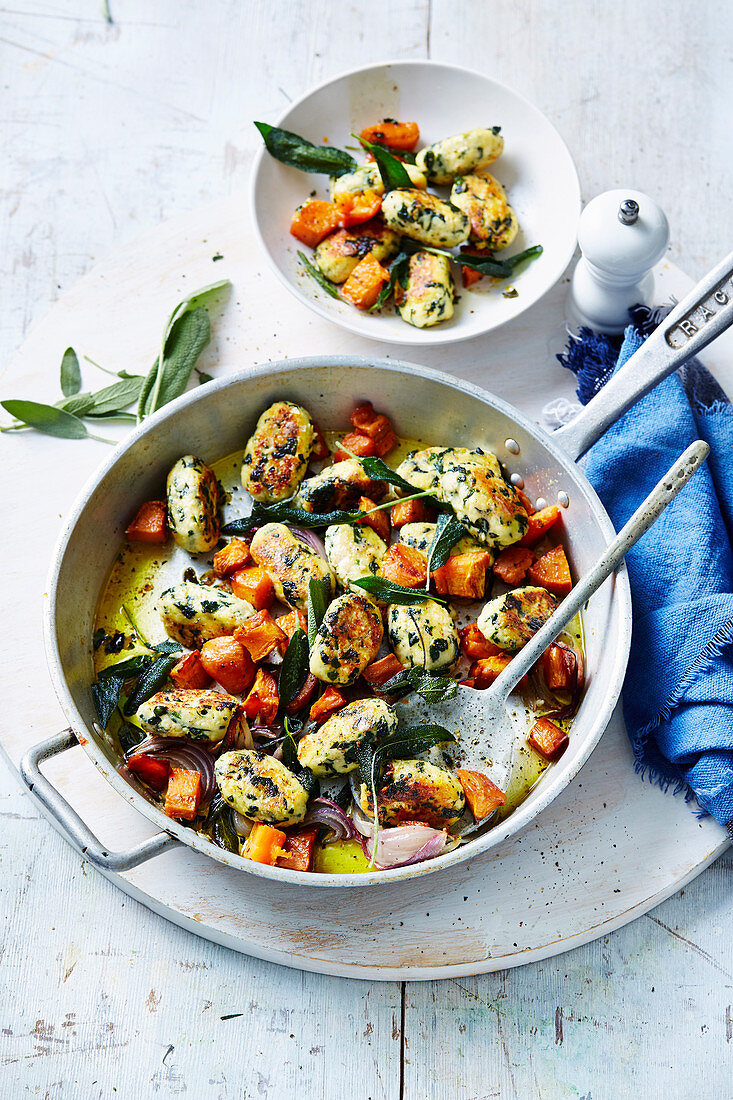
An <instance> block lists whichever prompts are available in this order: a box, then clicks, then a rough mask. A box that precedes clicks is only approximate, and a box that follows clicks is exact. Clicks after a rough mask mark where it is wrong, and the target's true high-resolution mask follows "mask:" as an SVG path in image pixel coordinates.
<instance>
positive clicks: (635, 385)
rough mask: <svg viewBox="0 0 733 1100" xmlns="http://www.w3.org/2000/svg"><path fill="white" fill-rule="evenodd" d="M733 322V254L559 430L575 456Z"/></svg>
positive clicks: (565, 446) (562, 441)
mask: <svg viewBox="0 0 733 1100" xmlns="http://www.w3.org/2000/svg"><path fill="white" fill-rule="evenodd" d="M731 324H733V252H731V253H729V255H728V256H726V258H725V259H724V260H722V261H721V262H720V263H719V264H718V265H717V267H714V268H713V270H712V271H710V272H708V274H707V275H705V277H704V278H702V279H701V280H700V282H699V283H698V284H697V286H696V287H695V288H694V290H691V291H690V293H689V294H688V295H687V297H686V298H684V299H683V301H681V302H680V303H679V305H677V306H675V308H674V309H673V310H672V312H671V313H670V314H669V315H668V316H667V317H666V318H665V319H664V321H663V322H662V323H661V325H659V327H658V328H656V329H655V330H654V332H653V333H652V334H651V336H650V337H649V338H648V340H646V341H645V342H644V343H643V344H642V346H641V347H640V348H639V350H638V351H636V352H634V354H633V355H632V356H631V358H630V359H629V360H628V362H627V363H625V364H624V366H623V367H621V369H620V370H619V371H618V372H617V373H616V374H614V375H613V377H612V378H611V379H610V380H609V381H608V382H607V383H606V385H605V386H604V387H603V389H602V390H601V392H600V393H599V394H597V396H596V397H594V398H593V400H592V401H589V402H588V404H587V405H586V407H585V408H584V409H583V411H582V412H581V413H580V414H579V415H578V416H576V418H575V420H571V421H570V423H569V424H567V425H566V426H565V427H564V428H560V429H559V430H558V431H556V432H555V433H554V434H553V439H555V440H557V442H558V443H559V444H560V446H561V447H562V448H563V450H565V451H566V452H567V454H568V455H569V456H570V458H572V459H573V460H575V459H577V458H580V456H581V455H582V454H585V452H586V451H587V450H588V448H589V447H590V446H592V444H593V443H595V442H596V440H597V439H599V438H600V437H601V436H602V435H603V433H604V432H605V431H606V429H607V428H609V427H610V426H611V424H613V423H614V421H616V420H618V418H619V417H620V416H622V415H623V413H625V412H626V410H627V409H629V408H630V407H631V406H632V405H633V404H634V403H635V402H636V401H638V400H639V398H640V397H643V396H644V394H645V393H648V392H649V390H650V389H652V388H653V387H654V386H656V384H657V382H661V381H662V379H663V378H666V377H667V375H669V374H671V373H672V371H675V370H677V369H678V368H679V367H681V366H682V364H683V363H686V362H687V360H688V359H691V358H692V356H693V355H697V354H698V353H699V352H701V351H702V350H703V348H706V347H707V346H708V344H709V343H711V342H712V341H713V340H715V339H716V337H718V336H720V334H721V332H725V330H726V329H727V328H729V327H730V325H731Z"/></svg>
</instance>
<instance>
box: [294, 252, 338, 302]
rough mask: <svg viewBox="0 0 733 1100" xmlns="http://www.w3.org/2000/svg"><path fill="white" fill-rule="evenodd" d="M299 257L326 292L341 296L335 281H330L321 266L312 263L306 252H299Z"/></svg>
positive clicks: (336, 296)
mask: <svg viewBox="0 0 733 1100" xmlns="http://www.w3.org/2000/svg"><path fill="white" fill-rule="evenodd" d="M298 259H299V260H300V262H301V263H302V265H303V267H304V268H305V270H306V271H307V272H308V274H309V275H310V277H311V278H312V279H315V281H316V282H317V283H318V285H319V287H320V288H321V290H325V292H326V294H329V295H330V296H331V297H332V298H338V297H340V295H339V292H338V291H337V290H336V287H335V286H334V285H333V283H331V282H329V281H328V279H327V278H326V276H325V275H324V274H323V272H322V271H321V270H320V269H319V268H317V267H316V265H315V264H312V263H311V262H310V260H309V259H308V257H307V256H306V254H305V252H299V253H298Z"/></svg>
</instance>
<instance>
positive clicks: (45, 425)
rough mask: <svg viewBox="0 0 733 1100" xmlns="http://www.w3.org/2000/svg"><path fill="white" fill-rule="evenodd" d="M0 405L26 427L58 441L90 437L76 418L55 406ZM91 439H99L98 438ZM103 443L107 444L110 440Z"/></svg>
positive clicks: (28, 404)
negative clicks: (53, 437)
mask: <svg viewBox="0 0 733 1100" xmlns="http://www.w3.org/2000/svg"><path fill="white" fill-rule="evenodd" d="M0 405H2V407H3V408H4V409H5V411H6V412H8V413H10V415H11V416H13V417H15V419H16V420H20V421H22V423H23V424H25V425H26V427H28V428H35V429H36V431H37V432H44V433H45V434H46V435H55V436H57V437H58V438H59V439H86V438H87V436H90V435H91V433H90V432H88V431H87V429H86V426H85V425H84V424H83V423H82V421H81V420H80V419H79V417H78V416H74V415H73V413H69V412H66V410H65V409H57V408H56V406H55V405H43V404H41V403H40V402H38V401H0ZM2 430H3V431H8V430H9V429H8V428H3V429H2ZM92 438H93V439H99V436H93V437H92ZM104 442H105V443H109V442H110V440H104Z"/></svg>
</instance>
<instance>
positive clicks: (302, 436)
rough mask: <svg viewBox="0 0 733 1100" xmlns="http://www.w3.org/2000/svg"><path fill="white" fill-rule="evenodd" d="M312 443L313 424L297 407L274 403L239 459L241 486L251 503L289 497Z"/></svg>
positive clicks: (281, 402) (306, 460)
mask: <svg viewBox="0 0 733 1100" xmlns="http://www.w3.org/2000/svg"><path fill="white" fill-rule="evenodd" d="M313 439H314V433H313V421H312V420H311V418H310V415H309V414H308V413H307V412H306V410H305V409H303V408H301V406H300V405H294V404H293V403H292V402H291V401H276V402H275V404H274V405H270V407H269V409H265V411H264V412H263V414H262V416H261V417H260V418H259V420H258V421H257V427H256V428H255V430H254V433H253V434H252V436H251V437H250V439H249V440H248V441H247V446H246V447H245V448H244V458H243V459H242V485H243V486H244V488H245V489H246V490H247V492H248V493H249V495H250V496H251V497H252V499H253V500H259V501H261V502H262V503H264V504H272V503H274V502H276V501H278V500H286V499H287V498H288V497H291V496H292V495H293V493H294V492H295V490H296V489H297V488H298V486H299V485H300V483H301V481H302V480H303V476H304V474H305V471H306V469H307V467H308V459H309V457H310V453H311V450H312V449H313Z"/></svg>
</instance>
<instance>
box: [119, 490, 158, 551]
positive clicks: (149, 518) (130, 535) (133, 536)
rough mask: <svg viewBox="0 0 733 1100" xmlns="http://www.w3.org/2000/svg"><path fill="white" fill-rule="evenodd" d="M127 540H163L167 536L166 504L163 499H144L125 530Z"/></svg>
mask: <svg viewBox="0 0 733 1100" xmlns="http://www.w3.org/2000/svg"><path fill="white" fill-rule="evenodd" d="M125 534H126V536H127V539H128V541H129V542H158V543H162V542H165V541H166V539H167V538H168V505H167V504H166V502H165V501H164V500H146V501H145V503H144V504H141V505H140V508H139V509H138V512H137V515H136V516H135V518H134V520H133V521H132V523H131V524H130V526H129V527H128V528H127V530H126V531H125Z"/></svg>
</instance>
